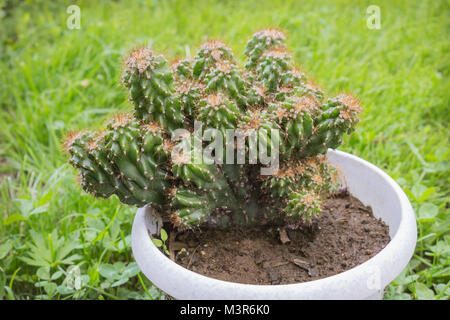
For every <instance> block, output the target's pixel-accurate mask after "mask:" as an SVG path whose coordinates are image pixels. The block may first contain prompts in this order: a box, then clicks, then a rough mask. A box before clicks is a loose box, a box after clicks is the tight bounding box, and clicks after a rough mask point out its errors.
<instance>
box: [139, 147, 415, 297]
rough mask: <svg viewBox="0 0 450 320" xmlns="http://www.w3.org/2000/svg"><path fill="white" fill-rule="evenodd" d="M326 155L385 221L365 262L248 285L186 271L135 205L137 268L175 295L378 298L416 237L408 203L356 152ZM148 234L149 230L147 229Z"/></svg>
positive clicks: (408, 256) (355, 192)
mask: <svg viewBox="0 0 450 320" xmlns="http://www.w3.org/2000/svg"><path fill="white" fill-rule="evenodd" d="M327 157H328V159H329V160H330V162H331V163H333V164H334V165H335V166H336V167H337V168H338V169H339V171H340V172H341V174H342V175H343V177H344V181H345V184H346V186H347V187H348V189H349V191H350V193H351V194H352V195H353V196H355V197H356V198H358V199H359V200H360V201H361V202H362V203H364V204H365V205H370V206H371V207H372V210H373V213H374V215H375V216H376V217H379V218H381V219H382V220H383V221H384V222H385V223H387V224H388V225H389V234H390V236H391V241H390V242H389V243H388V244H387V246H386V247H385V248H384V249H383V250H381V251H380V252H379V253H378V254H376V255H375V256H374V257H372V258H371V259H369V260H367V261H366V262H364V263H362V264H360V265H358V266H356V267H354V268H352V269H350V270H348V271H345V272H342V273H339V274H337V275H334V276H331V277H327V278H323V279H319V280H314V281H309V282H303V283H295V284H287V285H251V284H240V283H234V282H228V281H222V280H217V279H213V278H209V277H206V276H203V275H201V274H198V273H195V272H193V271H190V270H188V269H186V268H184V267H182V266H180V265H178V264H176V263H175V262H173V261H172V260H170V259H169V258H168V257H167V256H165V255H164V254H163V253H161V251H159V249H158V248H157V247H156V246H155V245H154V244H153V242H152V241H151V239H150V236H149V230H152V229H153V228H154V224H155V220H154V219H153V218H151V216H150V211H151V210H150V209H147V208H146V207H143V208H140V209H138V211H137V213H136V217H135V219H134V223H133V230H132V238H131V244H132V249H133V254H134V257H135V259H136V262H137V264H138V265H139V267H140V269H141V270H142V272H143V273H144V274H145V275H146V276H147V277H148V278H149V279H150V280H151V281H152V282H153V283H154V284H155V285H156V286H158V287H159V288H160V289H161V290H163V291H164V292H166V293H168V294H169V295H171V296H172V297H174V298H176V299H205V300H206V299H207V300H211V299H225V300H228V299H381V298H382V296H383V291H384V288H385V287H386V286H387V285H388V284H389V283H390V282H391V281H392V280H393V279H395V277H396V276H397V275H398V274H399V273H400V272H401V271H402V270H403V269H404V268H405V267H406V265H407V263H408V261H409V260H410V259H411V257H412V255H413V253H414V248H415V245H416V240H417V234H416V232H417V229H416V220H415V215H414V212H413V209H412V207H411V204H410V203H409V201H408V198H407V197H406V195H405V193H404V192H403V191H402V189H401V188H400V187H399V185H398V184H397V183H396V182H395V181H394V180H393V179H392V178H391V177H389V176H388V175H387V174H386V173H384V172H383V171H382V170H380V169H379V168H377V167H376V166H374V165H372V164H371V163H369V162H367V161H364V160H362V159H360V158H358V157H356V156H353V155H351V154H348V153H345V152H342V151H335V150H329V152H328V154H327ZM152 232H153V231H152Z"/></svg>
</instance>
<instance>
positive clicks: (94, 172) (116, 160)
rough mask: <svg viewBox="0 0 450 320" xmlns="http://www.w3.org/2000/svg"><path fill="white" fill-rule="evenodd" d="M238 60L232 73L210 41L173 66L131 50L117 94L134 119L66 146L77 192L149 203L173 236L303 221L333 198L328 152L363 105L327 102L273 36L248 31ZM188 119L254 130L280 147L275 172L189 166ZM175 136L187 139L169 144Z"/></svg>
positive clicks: (75, 136) (230, 59) (228, 58)
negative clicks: (242, 59)
mask: <svg viewBox="0 0 450 320" xmlns="http://www.w3.org/2000/svg"><path fill="white" fill-rule="evenodd" d="M245 55H246V56H247V61H246V64H245V67H240V66H239V64H238V63H237V61H236V60H235V58H234V55H233V53H232V51H231V49H230V48H228V47H227V46H226V45H225V44H223V43H221V42H218V41H208V42H206V43H204V44H203V45H202V46H201V47H200V50H199V51H198V53H197V54H196V55H195V56H194V57H193V58H190V57H188V58H186V59H183V60H178V61H176V62H174V63H172V64H169V63H168V61H167V60H166V59H165V58H164V57H163V56H162V55H158V54H155V53H154V52H153V51H152V50H150V49H149V48H146V47H143V48H137V49H135V50H133V51H132V52H131V53H130V54H129V55H128V57H127V58H126V60H125V63H124V69H123V75H122V84H123V86H124V87H125V88H126V89H127V90H128V93H129V100H130V101H131V102H132V103H133V105H134V113H133V114H119V115H116V116H115V117H114V118H113V119H112V120H110V121H109V122H108V123H107V124H106V125H105V127H104V128H103V130H100V131H98V132H90V131H81V132H74V133H71V134H69V135H68V137H67V138H66V141H65V148H66V150H67V151H68V152H69V154H70V156H71V158H70V162H71V163H72V164H73V166H74V167H76V168H78V169H79V173H80V178H81V179H80V180H81V186H82V188H83V189H84V190H85V191H87V192H89V193H92V194H93V195H94V196H96V197H103V198H108V197H110V196H111V195H113V194H115V195H116V196H117V197H118V198H119V199H120V201H121V202H123V203H126V204H129V205H136V206H143V205H145V204H148V205H150V206H152V207H154V208H155V209H157V210H158V211H159V212H160V214H161V215H162V216H163V218H164V219H165V220H166V221H170V222H171V223H172V224H173V226H174V227H178V228H180V229H186V228H193V227H196V226H202V225H207V226H210V227H214V226H217V227H222V228H226V227H232V226H249V225H264V224H269V223H270V224H279V225H290V226H298V225H299V224H300V223H304V222H305V221H310V220H311V218H312V217H314V216H316V215H317V214H318V213H319V212H320V204H321V201H322V199H324V197H327V196H328V195H329V194H330V192H332V191H333V189H334V188H336V181H335V180H336V179H335V170H334V168H332V167H331V166H330V164H328V163H327V161H326V159H325V156H324V154H325V153H326V152H327V150H328V148H333V149H334V148H337V147H338V146H339V145H340V144H341V142H342V136H343V135H344V134H348V133H351V132H352V131H353V130H354V127H355V124H356V123H357V122H358V113H359V111H360V106H359V102H358V100H357V99H355V98H354V97H352V96H350V95H347V94H341V95H338V96H337V97H334V98H327V97H326V96H325V94H324V92H323V91H322V90H321V89H320V88H318V87H317V86H315V85H313V84H312V83H310V82H308V79H307V77H306V75H305V74H304V73H302V72H301V71H299V70H298V69H297V68H296V67H295V65H294V63H293V61H292V56H291V54H290V53H289V51H288V50H287V49H286V44H285V36H284V34H283V33H282V32H281V31H279V30H278V29H267V30H263V31H260V32H257V33H255V34H254V35H253V37H252V38H251V39H250V40H249V41H248V43H247V46H246V49H245ZM195 121H202V122H203V126H204V127H205V128H207V127H210V128H215V129H218V130H219V132H221V133H222V134H223V135H224V136H225V132H226V130H229V129H241V130H248V129H252V130H254V131H256V133H257V137H258V139H259V140H264V142H265V143H267V144H268V145H270V143H271V142H273V141H275V140H276V141H277V143H278V144H279V152H278V153H277V156H278V157H279V170H278V171H277V172H275V173H274V174H273V175H261V174H260V168H261V167H263V166H264V165H263V164H260V163H259V164H258V163H256V164H255V163H244V164H226V163H223V162H222V163H211V162H206V161H192V160H193V159H192V157H190V156H186V154H184V153H182V152H180V148H179V147H180V145H183V144H185V146H187V148H192V146H193V145H195V142H196V141H195V139H197V138H196V137H195V135H194V134H192V133H193V132H194V122H195ZM179 128H184V129H187V130H188V132H189V133H191V134H186V135H185V136H183V137H181V142H179V141H173V139H172V136H173V133H174V132H175V130H176V129H179ZM271 129H275V130H277V131H276V132H278V133H279V134H277V135H273V134H271V132H274V131H270V130H271ZM198 144H200V145H201V147H204V146H206V143H205V142H204V141H200V142H198V141H197V145H198ZM230 144H231V145H232V146H233V148H235V142H234V141H231V142H230V141H227V145H230ZM247 149H248V148H247Z"/></svg>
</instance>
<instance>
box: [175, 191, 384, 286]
mask: <svg viewBox="0 0 450 320" xmlns="http://www.w3.org/2000/svg"><path fill="white" fill-rule="evenodd" d="M173 236H174V234H172V235H171V238H172V239H171V242H172V244H170V243H169V248H170V249H171V251H172V254H171V258H172V259H174V260H175V261H176V262H177V263H178V264H180V265H182V266H183V267H185V268H187V269H189V270H192V271H194V272H197V273H200V274H203V275H206V276H209V277H212V278H216V279H220V280H226V281H232V282H239V283H248V284H289V283H298V282H304V281H310V280H316V279H320V278H325V277H328V276H331V275H334V274H337V273H340V272H343V271H346V270H349V269H351V268H353V267H355V266H357V265H358V264H361V263H363V262H364V261H366V260H368V259H370V258H371V257H373V256H374V255H375V254H377V253H378V252H379V251H380V250H381V249H383V248H384V247H385V246H386V245H387V243H388V242H389V241H390V237H389V228H388V226H387V225H386V224H384V223H383V222H382V221H381V220H378V219H376V218H375V217H374V216H373V214H372V209H371V208H370V207H366V206H364V205H363V204H362V203H361V202H360V201H359V200H358V199H356V198H354V197H352V196H350V195H346V194H344V195H341V196H340V197H337V198H332V199H328V200H326V201H325V202H324V206H323V211H322V213H321V214H320V215H319V217H318V219H317V220H316V221H315V222H314V223H313V224H312V225H310V226H305V227H303V228H302V229H299V230H295V231H292V230H284V229H282V230H281V231H280V230H279V229H278V228H265V229H245V230H227V231H224V230H203V231H201V232H199V231H198V230H197V231H196V232H184V233H179V234H177V235H176V238H175V239H173ZM282 240H283V241H282ZM286 241H287V242H286ZM283 242H285V243H284V244H283ZM182 248H184V249H182Z"/></svg>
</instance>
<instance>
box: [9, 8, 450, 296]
mask: <svg viewBox="0 0 450 320" xmlns="http://www.w3.org/2000/svg"><path fill="white" fill-rule="evenodd" d="M72 3H73V1H52V2H50V1H31V0H30V1H20V2H19V1H11V0H0V7H2V10H1V11H0V29H1V32H0V106H1V109H0V299H49V298H50V299H127V298H133V299H134V298H135V299H164V298H165V296H164V294H163V293H162V292H160V291H159V290H158V289H157V288H156V287H154V286H153V285H152V284H151V283H150V282H149V281H148V280H147V279H146V278H145V277H144V275H142V274H140V273H139V270H138V268H137V266H136V264H135V263H134V260H133V257H132V253H131V248H130V232H131V224H132V221H133V217H134V214H135V209H133V208H129V207H127V206H124V205H121V204H120V203H119V201H118V199H116V198H110V199H108V200H99V199H94V198H93V197H91V196H90V195H88V194H86V193H84V192H83V191H82V190H81V188H80V187H79V186H78V184H77V183H76V172H75V170H74V169H73V168H72V167H71V166H70V165H69V164H68V163H67V156H66V155H65V154H64V152H63V151H62V148H61V140H62V138H63V137H64V135H65V134H66V133H67V132H68V131H70V130H73V129H75V128H95V127H96V126H98V125H100V124H101V123H103V122H104V121H105V120H106V119H108V117H110V116H111V114H112V113H114V112H118V111H128V110H131V104H130V103H129V102H128V101H127V93H126V91H125V90H124V89H123V88H121V87H120V85H119V82H120V74H121V62H122V59H123V56H124V55H125V54H126V53H127V51H128V50H130V49H131V48H133V47H134V46H136V45H139V44H147V45H148V46H151V47H153V48H155V50H156V51H158V52H163V53H164V54H165V55H166V56H167V57H168V58H169V60H172V59H175V58H177V57H180V56H184V55H185V53H186V51H190V52H191V53H192V54H194V53H195V51H196V49H197V48H198V46H199V44H200V43H201V42H202V41H204V40H206V39H211V38H213V39H220V40H222V41H224V42H226V43H227V44H228V45H229V46H230V47H231V48H232V49H233V50H234V51H235V52H236V54H237V57H238V58H239V59H240V60H241V61H243V50H244V47H245V44H246V41H247V40H248V38H249V37H250V36H251V35H252V34H253V33H254V32H255V31H257V30H259V29H262V28H264V27H268V26H278V27H280V28H281V29H283V30H285V31H286V33H287V34H288V45H289V47H290V50H291V52H292V53H293V55H294V57H295V60H296V61H297V63H298V65H299V66H300V67H301V69H303V70H304V71H305V72H306V73H307V74H308V75H309V76H310V77H311V78H313V79H315V82H316V83H317V84H319V85H320V86H322V87H323V88H324V89H325V90H326V91H328V92H329V93H330V94H336V93H339V92H341V91H345V92H353V93H354V94H356V95H357V96H358V97H359V98H360V100H361V102H362V104H363V106H364V111H363V113H362V121H361V123H360V125H359V126H358V129H357V130H356V132H355V133H354V134H352V135H351V136H350V137H347V138H346V139H345V142H344V144H343V145H342V147H340V149H341V150H344V151H348V152H351V153H353V154H355V155H357V156H359V157H362V158H364V159H366V160H368V161H370V162H372V163H374V164H375V165H377V166H379V167H380V168H382V169H383V170H385V171H386V172H387V173H388V174H390V175H391V176H392V177H393V178H394V179H395V180H396V181H397V182H398V183H399V184H400V185H401V187H402V188H403V189H404V190H405V192H406V193H407V195H408V197H409V198H410V200H411V202H412V204H413V207H414V209H415V213H416V216H417V219H418V242H417V247H416V251H415V255H414V257H413V259H412V260H411V262H410V263H409V265H408V267H407V268H406V270H405V271H404V272H403V273H402V274H401V275H400V276H399V277H398V278H397V279H396V280H395V281H394V282H392V283H391V284H390V285H389V287H388V288H387V290H386V294H385V296H384V298H385V299H449V298H450V288H449V284H450V232H449V231H450V209H449V207H450V204H449V203H450V193H449V170H450V162H449V159H450V150H449V123H450V116H449V113H450V82H449V71H450V66H449V63H450V53H449V52H450V39H449V37H450V18H449V12H450V3H449V2H448V1H392V0H391V1H381V0H377V1H372V0H371V1H358V2H356V1H323V2H322V1H320V2H319V1H298V0H290V1H283V2H281V1H261V0H255V1H216V2H213V1H195V2H190V1H157V0H153V1H144V0H141V1H136V2H133V4H130V2H129V1H110V2H106V1H105V2H104V3H103V2H100V1H98V2H97V1H96V2H94V1H79V2H76V4H77V5H78V6H79V8H80V9H81V11H80V12H81V20H80V29H69V28H68V27H67V24H66V22H67V19H68V18H69V16H70V14H69V13H67V11H66V10H67V7H68V6H69V5H70V4H72ZM372 4H375V5H378V6H379V8H380V12H381V26H380V29H369V28H368V27H367V23H366V20H367V18H368V14H367V13H366V9H367V7H368V6H369V5H372Z"/></svg>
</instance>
